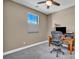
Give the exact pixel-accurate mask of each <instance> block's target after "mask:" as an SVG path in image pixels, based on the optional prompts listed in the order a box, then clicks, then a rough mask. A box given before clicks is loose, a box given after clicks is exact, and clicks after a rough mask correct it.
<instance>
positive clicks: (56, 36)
mask: <svg viewBox="0 0 79 59" xmlns="http://www.w3.org/2000/svg"><path fill="white" fill-rule="evenodd" d="M51 35H52V40H51V42H50V44H52V45H55V46H57V48H53V49H52V50H51V51H50V53H52V52H54V51H55V52H56V53H57V54H56V57H58V53H62V54H63V55H64V52H63V51H62V50H61V46H62V43H63V42H62V40H61V35H62V32H60V31H52V32H51Z"/></svg>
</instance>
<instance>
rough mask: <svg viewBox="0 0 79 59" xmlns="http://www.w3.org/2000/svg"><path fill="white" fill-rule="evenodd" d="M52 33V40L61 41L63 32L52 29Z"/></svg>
mask: <svg viewBox="0 0 79 59" xmlns="http://www.w3.org/2000/svg"><path fill="white" fill-rule="evenodd" d="M51 35H52V38H53V39H52V40H53V41H60V39H61V35H62V32H60V31H52V32H51Z"/></svg>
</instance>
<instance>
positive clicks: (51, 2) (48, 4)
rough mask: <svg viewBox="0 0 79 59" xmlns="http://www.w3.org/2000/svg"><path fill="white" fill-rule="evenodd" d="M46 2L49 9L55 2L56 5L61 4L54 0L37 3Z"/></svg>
mask: <svg viewBox="0 0 79 59" xmlns="http://www.w3.org/2000/svg"><path fill="white" fill-rule="evenodd" d="M43 3H45V4H46V5H47V9H49V7H50V6H51V5H52V4H54V5H56V6H60V4H59V3H57V2H55V1H54V0H46V1H41V2H37V4H43Z"/></svg>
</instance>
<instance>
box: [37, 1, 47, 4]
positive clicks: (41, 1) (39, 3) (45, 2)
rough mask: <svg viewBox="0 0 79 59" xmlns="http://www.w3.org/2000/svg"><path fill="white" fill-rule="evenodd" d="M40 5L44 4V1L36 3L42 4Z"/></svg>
mask: <svg viewBox="0 0 79 59" xmlns="http://www.w3.org/2000/svg"><path fill="white" fill-rule="evenodd" d="M42 3H46V1H41V2H38V3H37V4H42Z"/></svg>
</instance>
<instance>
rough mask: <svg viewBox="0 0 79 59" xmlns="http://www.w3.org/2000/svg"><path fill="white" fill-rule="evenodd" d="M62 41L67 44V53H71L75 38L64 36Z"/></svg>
mask: <svg viewBox="0 0 79 59" xmlns="http://www.w3.org/2000/svg"><path fill="white" fill-rule="evenodd" d="M63 42H65V43H67V44H68V47H67V48H68V53H69V54H72V52H73V50H74V43H75V39H72V38H64V39H63Z"/></svg>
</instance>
